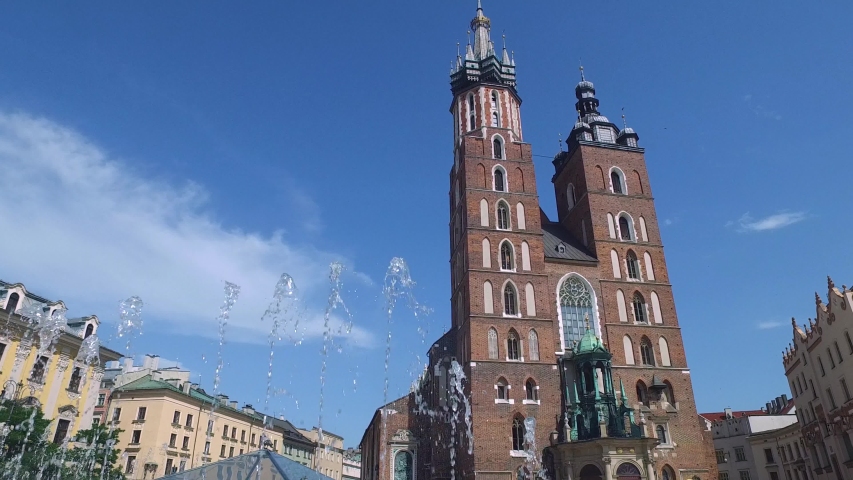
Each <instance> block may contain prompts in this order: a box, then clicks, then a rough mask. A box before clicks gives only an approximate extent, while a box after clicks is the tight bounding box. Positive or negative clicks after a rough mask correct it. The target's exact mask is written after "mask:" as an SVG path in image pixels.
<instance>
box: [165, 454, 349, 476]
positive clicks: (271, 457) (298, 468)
mask: <svg viewBox="0 0 853 480" xmlns="http://www.w3.org/2000/svg"><path fill="white" fill-rule="evenodd" d="M167 479H168V480H332V479H331V478H329V477H327V476H325V475H323V474H320V473H318V472H315V471H314V470H311V469H310V468H308V467H306V466H304V465H302V464H301V463H299V462H295V461H293V460H291V459H289V458H286V457H283V456H281V455H279V454H277V453H274V452H270V451H268V450H258V451H256V452H251V453H247V454H244V455H240V456H237V457H232V458H226V459H225V460H220V461H218V462H214V463H208V464H207V465H203V466H201V467H197V468H193V469H191V470H185V471H183V472H177V473H173V474H171V475H166V476H164V477H160V480H167Z"/></svg>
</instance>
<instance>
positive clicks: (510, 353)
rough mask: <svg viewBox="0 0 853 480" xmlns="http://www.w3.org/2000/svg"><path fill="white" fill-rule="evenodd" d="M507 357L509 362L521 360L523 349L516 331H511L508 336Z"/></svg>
mask: <svg viewBox="0 0 853 480" xmlns="http://www.w3.org/2000/svg"><path fill="white" fill-rule="evenodd" d="M506 357H507V359H508V360H521V347H520V346H519V342H518V334H517V333H515V330H510V331H509V333H508V334H507V336H506Z"/></svg>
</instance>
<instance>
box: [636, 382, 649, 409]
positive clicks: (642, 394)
mask: <svg viewBox="0 0 853 480" xmlns="http://www.w3.org/2000/svg"><path fill="white" fill-rule="evenodd" d="M637 401H638V402H640V403H642V404H643V405H646V406H648V405H649V391H648V389H646V384H645V383H643V381H642V380H640V381H638V382H637Z"/></svg>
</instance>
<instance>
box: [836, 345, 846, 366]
mask: <svg viewBox="0 0 853 480" xmlns="http://www.w3.org/2000/svg"><path fill="white" fill-rule="evenodd" d="M834 343H835V353H837V354H838V363H841V362H843V361H844V357H842V356H841V347H839V346H838V342H834Z"/></svg>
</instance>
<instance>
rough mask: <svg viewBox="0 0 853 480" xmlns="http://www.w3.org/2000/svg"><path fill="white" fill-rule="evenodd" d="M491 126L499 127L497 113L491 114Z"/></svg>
mask: <svg viewBox="0 0 853 480" xmlns="http://www.w3.org/2000/svg"><path fill="white" fill-rule="evenodd" d="M492 126H493V127H499V126H500V121H499V120H498V112H492Z"/></svg>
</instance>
